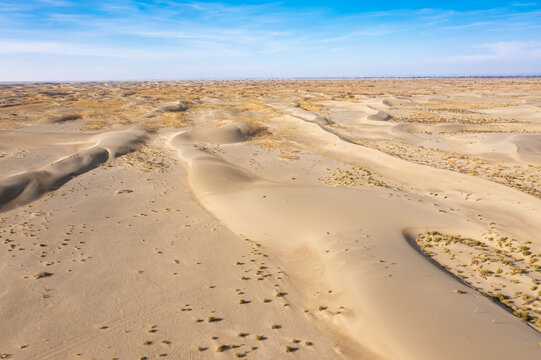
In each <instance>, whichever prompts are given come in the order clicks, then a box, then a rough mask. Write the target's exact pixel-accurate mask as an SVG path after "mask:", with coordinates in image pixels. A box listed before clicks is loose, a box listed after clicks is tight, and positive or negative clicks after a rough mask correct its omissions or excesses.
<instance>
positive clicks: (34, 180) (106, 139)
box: [0, 129, 146, 210]
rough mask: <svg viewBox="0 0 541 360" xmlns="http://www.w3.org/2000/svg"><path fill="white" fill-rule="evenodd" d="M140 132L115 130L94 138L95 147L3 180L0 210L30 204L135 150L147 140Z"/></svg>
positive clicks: (144, 134) (0, 179) (144, 133)
mask: <svg viewBox="0 0 541 360" xmlns="http://www.w3.org/2000/svg"><path fill="white" fill-rule="evenodd" d="M145 137H146V132H144V131H141V130H135V129H131V130H124V131H115V132H109V133H105V134H99V135H96V136H94V137H93V138H91V140H93V141H94V142H95V144H94V145H93V146H91V147H89V148H87V149H85V150H82V151H80V152H78V153H75V154H73V155H69V156H67V157H65V158H62V159H59V160H57V161H54V162H52V163H50V164H49V165H47V166H45V167H43V168H41V169H39V170H30V171H26V172H23V173H19V174H16V175H12V176H9V177H6V178H0V210H6V209H10V208H13V207H16V206H20V205H23V204H26V203H28V202H31V201H33V200H35V199H37V198H38V197H40V196H42V195H43V194H45V193H47V192H49V191H52V190H55V189H57V188H58V187H60V186H62V185H63V184H65V183H66V182H68V181H69V180H71V179H72V178H73V177H75V176H77V175H80V174H82V173H84V172H87V171H89V170H91V169H94V168H95V167H97V166H98V165H99V164H102V163H105V162H106V161H107V160H109V158H113V157H117V156H120V155H124V154H126V153H127V152H130V151H133V150H135V149H137V148H138V147H139V145H140V144H141V143H142V142H143V141H144V140H145Z"/></svg>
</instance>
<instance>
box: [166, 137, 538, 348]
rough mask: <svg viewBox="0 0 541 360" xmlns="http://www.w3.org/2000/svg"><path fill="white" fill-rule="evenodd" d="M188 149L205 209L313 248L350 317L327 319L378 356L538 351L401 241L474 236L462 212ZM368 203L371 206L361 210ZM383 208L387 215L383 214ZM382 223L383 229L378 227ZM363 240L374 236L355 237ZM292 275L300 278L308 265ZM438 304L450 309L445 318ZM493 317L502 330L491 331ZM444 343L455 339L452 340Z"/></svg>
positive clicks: (274, 243) (288, 245) (278, 240)
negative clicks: (259, 171)
mask: <svg viewBox="0 0 541 360" xmlns="http://www.w3.org/2000/svg"><path fill="white" fill-rule="evenodd" d="M224 130H225V131H224V133H226V132H227V131H229V129H224ZM216 131H219V129H216V130H214V131H213V133H214V134H215V132H216ZM172 144H173V145H174V146H176V147H179V144H178V139H177V138H173V141H172ZM186 146H190V144H182V145H180V147H181V151H180V152H179V154H180V156H181V157H182V158H183V159H185V160H187V161H188V162H189V164H190V165H189V166H190V177H191V184H192V188H193V189H194V191H195V193H196V195H197V196H198V197H199V199H200V200H201V201H202V203H203V204H204V205H205V207H206V208H207V209H209V210H210V211H211V212H212V213H213V214H214V215H215V216H216V217H218V218H219V219H220V220H222V221H223V222H224V223H225V224H227V225H228V227H230V228H232V229H233V230H234V231H235V232H237V233H239V234H244V235H246V236H248V237H250V238H252V239H255V240H256V241H258V242H261V243H262V244H264V245H265V246H268V247H269V248H270V249H272V251H274V252H276V253H278V254H283V253H285V254H287V253H290V252H291V253H295V252H296V251H297V249H299V248H302V247H306V246H308V247H309V248H310V249H312V250H313V253H314V254H315V255H314V256H317V258H318V261H319V262H322V263H323V267H324V271H323V273H324V274H325V275H324V279H325V281H323V279H320V281H321V282H322V283H323V284H320V286H321V285H323V286H326V287H328V288H330V289H333V291H335V292H338V293H339V294H340V295H341V296H340V298H339V299H332V300H331V299H328V301H327V303H326V304H325V305H326V307H327V308H328V307H331V309H333V311H335V310H336V309H345V312H349V313H350V316H341V314H339V316H336V319H335V318H334V317H335V316H333V315H331V314H332V313H330V314H325V315H327V316H331V319H332V320H331V322H332V323H338V324H340V325H341V326H345V327H347V328H348V330H349V331H350V333H354V334H356V337H358V338H361V339H363V340H364V341H366V342H369V343H371V344H373V345H374V348H375V349H377V352H378V353H380V354H381V355H383V356H384V357H389V356H390V357H396V358H400V359H418V358H435V357H438V358H441V359H444V358H445V359H456V358H458V357H461V358H471V359H477V358H479V357H481V358H491V357H502V358H506V357H510V356H519V357H524V358H533V357H535V356H536V354H538V353H539V349H538V346H537V340H538V339H539V335H538V334H537V333H536V332H535V331H533V330H531V329H528V328H525V327H524V326H523V325H522V324H521V322H520V320H518V319H516V318H514V317H513V316H512V315H510V314H503V313H502V312H501V308H499V307H498V306H497V305H495V304H493V303H492V302H491V301H489V300H488V299H485V298H483V297H482V296H480V295H478V294H475V293H474V292H470V291H469V289H467V288H465V287H464V286H462V285H459V284H457V283H456V280H455V279H453V278H451V277H449V276H448V274H445V273H443V272H442V271H441V270H440V269H438V268H436V267H434V266H433V265H432V264H429V263H428V262H427V261H426V260H425V259H424V258H423V257H421V256H418V255H416V254H415V253H414V250H413V249H412V248H411V246H410V245H409V244H408V243H407V242H406V240H405V238H404V236H403V235H402V234H403V232H404V231H406V230H407V231H409V232H412V233H415V232H416V231H419V230H420V229H438V230H442V229H445V231H447V232H451V233H457V232H464V231H468V230H469V231H471V232H473V231H475V230H479V229H475V227H473V226H471V225H469V224H467V223H466V221H465V219H464V217H463V216H462V215H458V216H457V215H448V214H445V215H443V214H437V213H436V214H434V211H433V205H432V204H419V203H415V202H413V203H412V202H411V200H405V199H399V198H397V199H393V198H387V197H386V196H385V195H386V192H371V193H367V192H365V193H363V192H357V191H352V190H335V189H326V188H324V187H321V188H318V187H309V186H294V185H285V184H276V183H274V182H268V181H265V180H263V179H258V178H257V177H255V176H251V175H250V174H249V172H247V171H246V170H244V169H240V168H237V167H235V166H233V165H232V164H229V163H227V162H225V161H223V160H222V159H220V158H219V157H217V156H213V155H211V154H208V153H205V155H196V156H194V155H193V154H194V153H195V152H194V151H193V150H192V152H191V153H190V154H188V155H186V151H183V150H182V147H186ZM192 146H193V145H192ZM205 179H213V180H212V181H209V180H206V181H205ZM365 204H373V205H372V206H370V207H369V208H367V207H366V206H365ZM375 204H377V207H375V206H374V205H375ZM388 209H393V212H392V213H391V214H389V213H388ZM382 219H384V221H385V223H386V226H385V228H384V229H382V228H381V226H380V225H379V224H381V221H382ZM459 229H460V230H459ZM335 234H338V235H335ZM364 234H369V235H370V237H371V238H373V239H366V238H364V239H362V240H359V238H362V237H363V236H362V235H364ZM340 245H341V246H342V247H344V246H345V247H347V249H346V250H344V249H343V248H340ZM326 251H328V252H326ZM326 254H328V255H327V256H326ZM289 256H291V255H289ZM381 259H384V260H381ZM389 264H390V265H389ZM384 269H388V270H384ZM382 270H383V271H382ZM290 271H291V272H293V273H295V272H300V273H301V274H300V275H297V276H299V277H306V276H307V273H306V272H307V271H308V272H309V271H311V269H306V268H304V267H300V268H296V269H292V268H290ZM428 279H430V280H428ZM429 282H430V284H428V283H429ZM427 286H430V288H431V289H430V291H429V290H428V289H427ZM324 288H325V287H324ZM457 288H458V289H460V288H461V289H463V291H465V292H466V294H463V295H459V296H460V301H459V302H449V301H450V300H451V299H450V294H453V293H454V291H456V289H457ZM384 299H388V300H387V301H385V300H384ZM396 299H400V301H399V303H396ZM443 304H447V305H446V306H447V307H446V311H445V313H442V310H441V309H442V306H444V305H443ZM314 305H315V304H314ZM344 305H345V306H344ZM476 314H479V315H476ZM481 314H482V315H481ZM352 318H353V319H352ZM494 319H497V322H498V323H505V324H506V326H502V327H498V326H494ZM442 322H443V323H445V324H446V325H447V326H446V327H445V328H442V327H441V324H442ZM413 323H415V324H416V327H417V328H416V331H415V334H411V335H412V336H411V337H410V336H408V334H407V332H408V331H407V329H408V328H409V327H410V326H411V324H413ZM420 323H422V325H421V326H419V324H420ZM361 324H362V325H361ZM367 324H369V325H368V326H367ZM453 324H457V325H458V327H456V326H453ZM366 327H368V328H370V329H372V330H373V331H374V329H377V331H378V333H379V334H380V335H379V336H378V337H377V338H372V337H371V335H372V336H373V334H368V333H367V332H366ZM457 333H460V334H461V338H457V337H456V334H457ZM479 334H483V335H482V336H481V335H479ZM450 337H453V338H454V339H455V340H454V341H453V343H452V344H449V341H448V339H449V338H450ZM472 338H475V339H476V341H475V342H472V341H471V340H470V339H472ZM382 339H386V341H383V340H382ZM495 339H497V340H496V341H495ZM376 344H377V345H376ZM527 344H529V345H527ZM421 345H422V346H421ZM442 349H445V351H443V352H442ZM517 352H521V353H520V354H519V355H517V354H518V353H517Z"/></svg>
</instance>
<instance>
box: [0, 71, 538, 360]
mask: <svg viewBox="0 0 541 360" xmlns="http://www.w3.org/2000/svg"><path fill="white" fill-rule="evenodd" d="M0 129H1V130H0V284H1V286H0V358H13V359H154V358H171V359H200V358H201V359H206V358H223V359H228V358H246V359H270V358H274V359H289V358H295V359H368V360H371V359H415V360H418V359H539V358H541V333H540V331H541V285H540V284H541V235H540V234H541V80H540V79H536V78H505V79H373V80H370V79H366V80H276V81H182V82H152V81H148V82H104V83H38V84H29V83H27V84H0Z"/></svg>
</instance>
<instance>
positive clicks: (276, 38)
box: [0, 0, 541, 81]
mask: <svg viewBox="0 0 541 360" xmlns="http://www.w3.org/2000/svg"><path fill="white" fill-rule="evenodd" d="M454 75H541V4H537V3H535V2H528V1H523V2H507V1H483V0H480V1H455V2H449V3H442V2H436V1H406V0H404V1H379V2H378V1H371V2H369V3H368V2H352V1H345V0H334V1H319V0H318V1H276V2H261V1H257V2H256V1H237V0H235V1H223V2H205V1H172V0H110V1H104V0H96V1H73V0H0V81H17V80H25V81H49V80H130V79H133V80H138V79H201V78H203V79H208V78H211V79H214V78H216V79H223V78H259V77H263V78H266V77H349V76H454Z"/></svg>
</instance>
